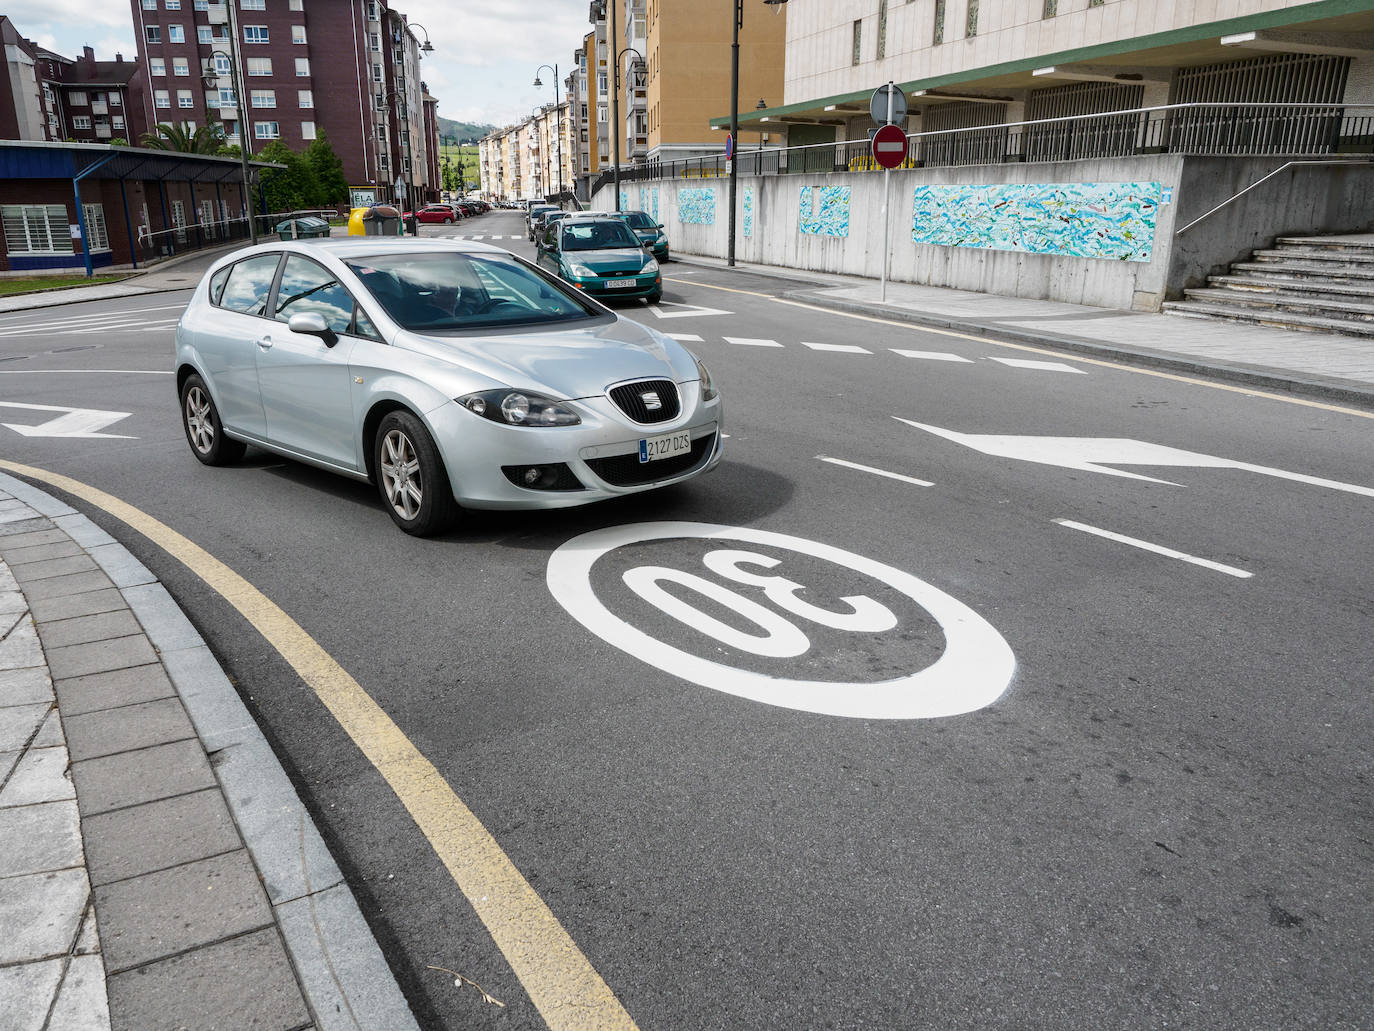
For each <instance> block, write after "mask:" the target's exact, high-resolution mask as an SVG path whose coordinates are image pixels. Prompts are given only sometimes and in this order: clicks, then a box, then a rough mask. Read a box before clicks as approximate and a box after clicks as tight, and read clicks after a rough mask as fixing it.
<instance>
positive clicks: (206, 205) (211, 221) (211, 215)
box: [200, 200, 215, 240]
mask: <svg viewBox="0 0 1374 1031" xmlns="http://www.w3.org/2000/svg"><path fill="white" fill-rule="evenodd" d="M200 226H201V229H202V230H203V231H204V232H205V235H206V237H207V238H208V239H211V240H213V239H214V238H215V202H214V201H212V200H203V201H201V202H200Z"/></svg>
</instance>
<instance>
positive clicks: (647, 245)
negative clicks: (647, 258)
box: [640, 240, 654, 251]
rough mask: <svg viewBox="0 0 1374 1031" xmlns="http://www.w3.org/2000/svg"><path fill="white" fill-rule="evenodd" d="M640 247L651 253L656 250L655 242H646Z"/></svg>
mask: <svg viewBox="0 0 1374 1031" xmlns="http://www.w3.org/2000/svg"><path fill="white" fill-rule="evenodd" d="M640 246H641V247H643V248H644V249H645V250H646V251H651V250H653V249H654V241H652V240H645V241H644V242H643V243H642V244H640Z"/></svg>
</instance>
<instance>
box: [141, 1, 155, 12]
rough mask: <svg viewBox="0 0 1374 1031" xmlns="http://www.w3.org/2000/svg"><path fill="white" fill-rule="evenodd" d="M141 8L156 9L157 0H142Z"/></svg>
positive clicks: (146, 9)
mask: <svg viewBox="0 0 1374 1031" xmlns="http://www.w3.org/2000/svg"><path fill="white" fill-rule="evenodd" d="M143 9H144V10H145V11H156V10H157V0H143Z"/></svg>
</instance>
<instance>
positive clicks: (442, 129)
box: [434, 115, 496, 143]
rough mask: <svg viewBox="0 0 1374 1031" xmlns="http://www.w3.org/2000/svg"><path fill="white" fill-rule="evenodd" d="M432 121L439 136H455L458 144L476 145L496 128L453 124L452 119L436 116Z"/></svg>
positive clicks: (459, 123) (472, 124)
mask: <svg viewBox="0 0 1374 1031" xmlns="http://www.w3.org/2000/svg"><path fill="white" fill-rule="evenodd" d="M434 121H435V124H436V125H438V127H439V135H440V136H456V137H458V142H459V143H476V142H477V141H478V140H480V139H481V138H482V137H483V136H485V135H486V134H487V133H489V132H491V131H492V130H493V129H495V128H496V126H494V125H479V124H475V123H473V122H455V121H454V120H453V119H452V118H445V117H444V116H443V115H436V116H435V119H434Z"/></svg>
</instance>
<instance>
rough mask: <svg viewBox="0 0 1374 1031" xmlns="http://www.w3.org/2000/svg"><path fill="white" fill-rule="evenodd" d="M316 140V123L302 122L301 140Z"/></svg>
mask: <svg viewBox="0 0 1374 1031" xmlns="http://www.w3.org/2000/svg"><path fill="white" fill-rule="evenodd" d="M314 138H315V123H314V122H301V139H303V140H313V139H314Z"/></svg>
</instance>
